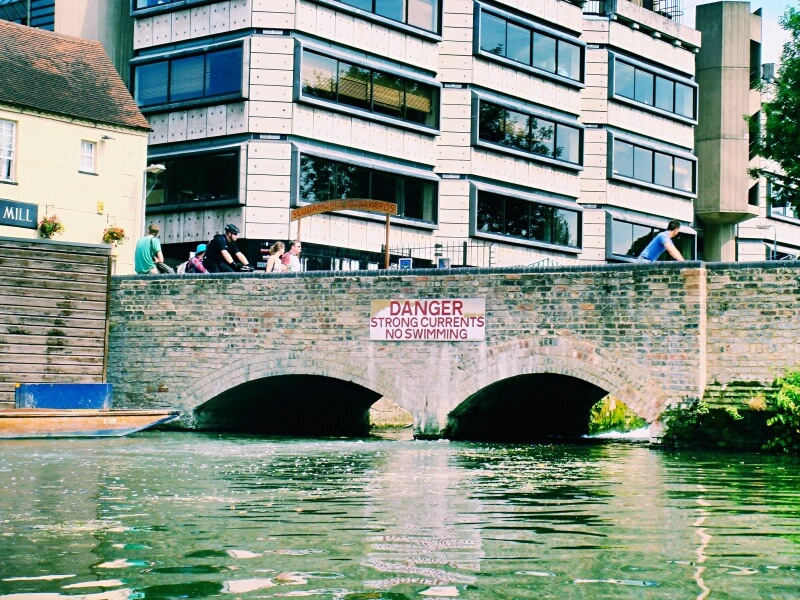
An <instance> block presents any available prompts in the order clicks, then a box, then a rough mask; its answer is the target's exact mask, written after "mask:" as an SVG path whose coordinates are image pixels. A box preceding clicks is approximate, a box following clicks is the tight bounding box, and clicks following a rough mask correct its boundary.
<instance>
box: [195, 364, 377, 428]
mask: <svg viewBox="0 0 800 600" xmlns="http://www.w3.org/2000/svg"><path fill="white" fill-rule="evenodd" d="M380 397H381V395H380V394H378V393H377V392H373V391H372V390H369V389H367V388H365V387H363V386H360V385H358V384H355V383H351V382H348V381H342V380H339V379H334V378H332V377H324V376H318V375H278V376H274V377H267V378H263V379H257V380H254V381H248V382H246V383H243V384H241V385H238V386H236V387H233V388H231V389H229V390H227V391H225V392H223V393H222V394H220V395H218V396H216V397H215V398H213V399H211V400H209V401H208V402H206V403H204V404H202V405H200V406H198V407H197V408H195V411H194V419H195V428H196V429H203V430H215V431H228V432H238V433H258V434H270V435H296V436H331V435H335V436H365V435H367V434H368V433H369V429H370V418H369V409H370V406H372V404H373V403H375V402H376V401H377V400H378V399H379V398H380Z"/></svg>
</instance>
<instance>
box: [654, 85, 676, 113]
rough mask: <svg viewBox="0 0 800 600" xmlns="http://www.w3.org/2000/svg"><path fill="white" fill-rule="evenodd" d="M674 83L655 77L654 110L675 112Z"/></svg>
mask: <svg viewBox="0 0 800 600" xmlns="http://www.w3.org/2000/svg"><path fill="white" fill-rule="evenodd" d="M674 98H675V82H673V81H670V80H669V79H664V78H663V77H656V108H660V109H661V110H668V111H669V112H675V100H674Z"/></svg>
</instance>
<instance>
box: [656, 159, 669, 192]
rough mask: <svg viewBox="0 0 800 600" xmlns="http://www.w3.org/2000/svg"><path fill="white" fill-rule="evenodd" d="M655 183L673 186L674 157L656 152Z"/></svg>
mask: <svg viewBox="0 0 800 600" xmlns="http://www.w3.org/2000/svg"><path fill="white" fill-rule="evenodd" d="M653 183H655V184H656V185H663V186H665V187H670V188H671V187H672V157H671V156H669V155H668V154H661V153H660V152H656V153H655V154H654V157H653Z"/></svg>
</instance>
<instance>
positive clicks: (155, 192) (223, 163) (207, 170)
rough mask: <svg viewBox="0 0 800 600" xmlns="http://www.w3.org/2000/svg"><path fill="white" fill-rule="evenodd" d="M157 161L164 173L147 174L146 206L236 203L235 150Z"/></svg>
mask: <svg viewBox="0 0 800 600" xmlns="http://www.w3.org/2000/svg"><path fill="white" fill-rule="evenodd" d="M157 160H158V162H160V163H162V164H163V165H164V166H165V167H166V170H165V171H164V172H163V173H160V174H158V175H148V183H147V186H148V187H147V189H148V194H147V206H148V207H156V206H161V205H172V206H174V205H197V204H200V203H203V204H204V205H205V204H207V203H219V202H225V203H226V204H230V203H231V201H238V198H239V152H238V151H225V152H218V153H212V154H199V155H188V156H176V157H172V158H170V157H166V158H162V157H159V158H158V159H157Z"/></svg>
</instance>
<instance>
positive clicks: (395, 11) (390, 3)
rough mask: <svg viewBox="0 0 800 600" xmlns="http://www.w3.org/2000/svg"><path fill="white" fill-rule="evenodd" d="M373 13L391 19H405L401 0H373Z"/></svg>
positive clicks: (401, 20)
mask: <svg viewBox="0 0 800 600" xmlns="http://www.w3.org/2000/svg"><path fill="white" fill-rule="evenodd" d="M375 14H376V15H381V16H382V17H386V18H388V19H392V20H393V21H400V22H403V21H405V19H404V17H405V15H404V14H403V0H375Z"/></svg>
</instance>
